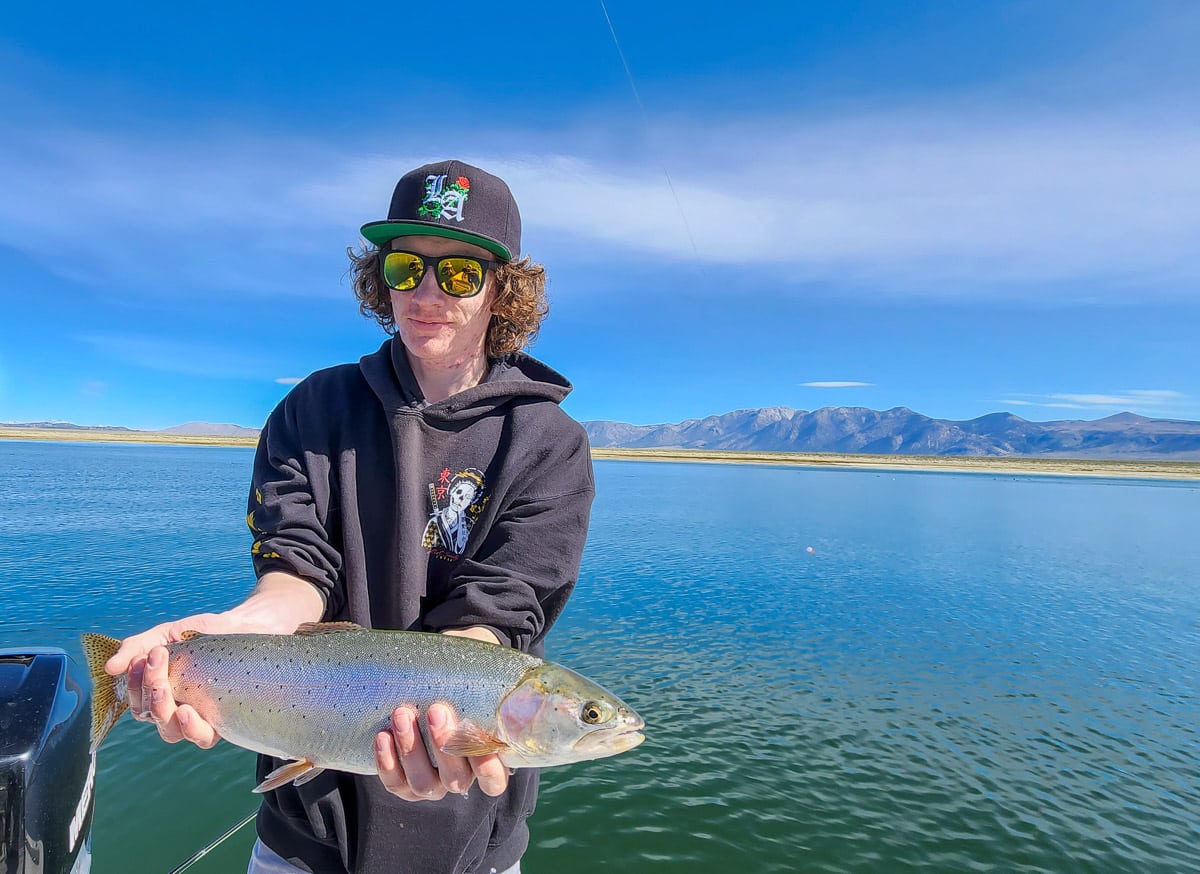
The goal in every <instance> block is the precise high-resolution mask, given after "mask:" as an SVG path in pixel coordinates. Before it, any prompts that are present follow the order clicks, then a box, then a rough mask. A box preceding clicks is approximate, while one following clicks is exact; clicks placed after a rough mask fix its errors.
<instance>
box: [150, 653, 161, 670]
mask: <svg viewBox="0 0 1200 874" xmlns="http://www.w3.org/2000/svg"><path fill="white" fill-rule="evenodd" d="M146 664H148V665H149V666H150V667H152V668H154V669H155V670H157V669H158V668H161V667H162V651H161V650H158V649H152V650H150V655H148V656H147V657H146Z"/></svg>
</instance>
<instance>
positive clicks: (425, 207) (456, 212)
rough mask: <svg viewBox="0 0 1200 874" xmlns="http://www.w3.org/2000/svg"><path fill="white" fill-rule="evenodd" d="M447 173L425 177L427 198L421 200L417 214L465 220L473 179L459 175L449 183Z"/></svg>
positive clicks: (458, 220)
mask: <svg viewBox="0 0 1200 874" xmlns="http://www.w3.org/2000/svg"><path fill="white" fill-rule="evenodd" d="M446 178H447V177H446V174H445V173H443V174H442V175H440V176H436V175H433V176H426V177H425V200H423V201H422V202H421V206H420V208H419V209H418V210H417V215H422V216H429V217H430V218H435V219H442V220H443V221H448V220H450V219H454V221H456V222H461V221H462V220H463V206H464V205H465V204H466V202H467V195H469V194H470V193H471V180H469V179H468V178H467V177H466V176H459V177H458V178H457V179H455V180H454V181H453V182H451V183H450V184H449V185H447V184H446Z"/></svg>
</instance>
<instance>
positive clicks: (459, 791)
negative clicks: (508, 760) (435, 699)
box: [425, 703, 475, 795]
mask: <svg viewBox="0 0 1200 874" xmlns="http://www.w3.org/2000/svg"><path fill="white" fill-rule="evenodd" d="M425 724H426V725H427V726H429V739H430V740H431V741H433V750H434V756H435V757H436V758H437V773H438V778H439V779H440V780H441V781H442V785H443V786H445V787H446V791H447V792H453V793H454V794H455V795H464V794H466V791H467V790H468V789H470V788H471V784H472V783H474V782H475V772H474V771H473V770H471V763H470V762H469V761H468V760H467V759H465V758H463V757H462V756H452V755H450V754H449V753H444V752H442V747H443V746H445V744H446V743H447V742H448V741H449V740H450V737H451V735H453V733H454V729H455V728H457V726H458V717H457V716H456V715H455V713H454V711H453V710H451V709H450V708H449V707H447V706H446V705H445V704H441V703H436V704H431V705H430V706H429V710H428V711H427V712H426V714H425Z"/></svg>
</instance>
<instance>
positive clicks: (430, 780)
mask: <svg viewBox="0 0 1200 874" xmlns="http://www.w3.org/2000/svg"><path fill="white" fill-rule="evenodd" d="M392 737H393V738H394V739H395V741H396V751H397V752H398V753H399V754H400V767H401V768H403V769H404V777H405V779H406V780H408V785H409V786H410V787H411V788H412V791H413V794H414V795H416V797H418V798H422V799H426V800H429V801H436V800H438V799H440V798H444V797H445V795H446V787H445V786H443V785H442V781H441V780H440V779H438V775H437V771H435V770H434V767H433V763H432V762H430V761H429V754H428V753H427V752H426V751H425V742H424V740H422V738H421V733H420V731H419V730H418V729H417V714H416V711H414V710H413V709H412V708H411V707H400V708H398V709H397V710H396V711H395V712H394V713H393V714H392Z"/></svg>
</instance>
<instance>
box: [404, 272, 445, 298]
mask: <svg viewBox="0 0 1200 874" xmlns="http://www.w3.org/2000/svg"><path fill="white" fill-rule="evenodd" d="M412 297H413V300H414V301H416V302H417V303H421V304H431V303H441V301H442V298H444V297H445V295H444V294H443V293H442V290H441V289H440V288H439V287H438V284H437V280H436V279H435V278H434V275H433V268H432V267H430V268H427V269H426V270H425V274H424V275H423V276H422V277H421V281H420V282H418V283H417V287H416V288H414V289H413V290H412Z"/></svg>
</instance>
